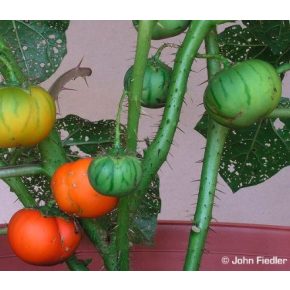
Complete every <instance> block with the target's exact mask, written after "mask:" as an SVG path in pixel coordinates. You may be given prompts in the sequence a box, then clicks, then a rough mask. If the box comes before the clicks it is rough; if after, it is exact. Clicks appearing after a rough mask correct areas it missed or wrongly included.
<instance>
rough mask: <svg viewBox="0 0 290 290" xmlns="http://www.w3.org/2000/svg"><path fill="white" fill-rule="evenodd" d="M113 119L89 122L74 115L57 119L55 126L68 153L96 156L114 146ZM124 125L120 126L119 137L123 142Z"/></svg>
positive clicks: (114, 124) (114, 122) (114, 123)
mask: <svg viewBox="0 0 290 290" xmlns="http://www.w3.org/2000/svg"><path fill="white" fill-rule="evenodd" d="M115 126H116V121H115V120H100V121H98V122H91V121H89V120H86V119H83V118H81V117H79V116H76V115H67V116H66V117H64V118H62V119H58V120H57V124H56V128H57V130H58V131H59V132H60V133H61V134H62V135H63V136H64V138H63V146H64V147H65V149H66V150H67V152H68V153H69V154H72V153H74V152H77V156H79V155H80V154H88V155H90V156H96V155H98V154H104V153H105V152H106V151H108V150H110V149H112V148H113V146H114V137H115ZM125 132H126V131H125V127H124V126H121V139H122V142H123V143H124V142H125Z"/></svg>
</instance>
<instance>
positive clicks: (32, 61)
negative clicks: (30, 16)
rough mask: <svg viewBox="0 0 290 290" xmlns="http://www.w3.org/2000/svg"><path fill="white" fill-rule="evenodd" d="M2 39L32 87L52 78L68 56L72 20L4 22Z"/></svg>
mask: <svg viewBox="0 0 290 290" xmlns="http://www.w3.org/2000/svg"><path fill="white" fill-rule="evenodd" d="M0 24H1V25H0V36H1V37H2V38H3V39H4V40H5V42H6V43H7V45H8V47H9V48H10V49H11V51H12V53H13V54H14V56H15V59H16V61H17V63H18V64H19V66H20V67H21V69H22V71H23V73H24V74H25V75H26V77H27V79H28V80H29V81H30V83H31V84H39V83H41V82H43V81H45V80H46V79H48V78H49V77H50V76H51V75H52V74H53V73H54V72H55V71H56V69H57V68H58V67H59V65H60V63H61V61H62V59H63V57H64V56H65V55H66V52H67V50H66V36H65V31H66V30H67V28H68V25H69V21H40V20H36V21H34V20H27V21H22V20H16V21H10V20H3V21H1V23H0Z"/></svg>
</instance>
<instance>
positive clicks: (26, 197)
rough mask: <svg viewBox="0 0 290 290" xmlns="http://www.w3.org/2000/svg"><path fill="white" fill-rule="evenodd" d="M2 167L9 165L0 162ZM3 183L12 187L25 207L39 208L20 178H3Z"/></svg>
mask: <svg viewBox="0 0 290 290" xmlns="http://www.w3.org/2000/svg"><path fill="white" fill-rule="evenodd" d="M1 167H7V164H6V163H4V162H3V161H0V168H1ZM3 181H4V182H5V183H7V184H8V185H9V186H10V188H11V190H12V191H13V192H15V193H16V195H17V198H18V199H19V201H20V202H21V203H22V204H23V205H24V206H25V207H36V206H37V204H36V202H35V200H34V198H33V197H32V196H31V195H30V193H29V191H28V190H27V188H26V186H25V185H24V183H23V182H22V180H21V178H20V177H7V178H3Z"/></svg>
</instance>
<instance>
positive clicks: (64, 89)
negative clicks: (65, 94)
mask: <svg viewBox="0 0 290 290" xmlns="http://www.w3.org/2000/svg"><path fill="white" fill-rule="evenodd" d="M61 90H62V91H75V92H76V91H77V90H76V89H71V88H66V87H62V89H61Z"/></svg>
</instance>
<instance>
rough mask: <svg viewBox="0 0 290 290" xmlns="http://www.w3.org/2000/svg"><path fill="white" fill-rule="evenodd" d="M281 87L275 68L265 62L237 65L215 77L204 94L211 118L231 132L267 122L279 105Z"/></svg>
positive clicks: (249, 61) (256, 60)
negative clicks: (260, 122)
mask: <svg viewBox="0 0 290 290" xmlns="http://www.w3.org/2000/svg"><path fill="white" fill-rule="evenodd" d="M281 90H282V83H281V79H280V77H279V75H278V74H277V72H276V70H275V68H274V67H273V66H272V65H271V64H269V63H267V62H265V61H262V60H258V59H252V60H246V61H244V62H240V63H237V64H235V65H233V66H232V67H230V68H228V69H224V70H222V71H221V72H219V73H218V74H216V75H215V76H214V77H213V78H212V79H211V80H210V81H209V84H208V86H207V88H206V91H205V93H204V105H205V108H206V110H207V112H208V114H209V115H210V116H211V117H212V118H213V119H214V120H216V121H217V122H218V123H220V124H222V125H224V126H226V127H230V128H243V127H247V126H250V125H252V124H253V123H255V122H256V121H259V120H261V119H263V118H265V117H266V116H267V115H268V114H270V113H271V112H272V111H273V110H274V109H275V108H276V107H277V105H278V103H279V101H280V98H281Z"/></svg>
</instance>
